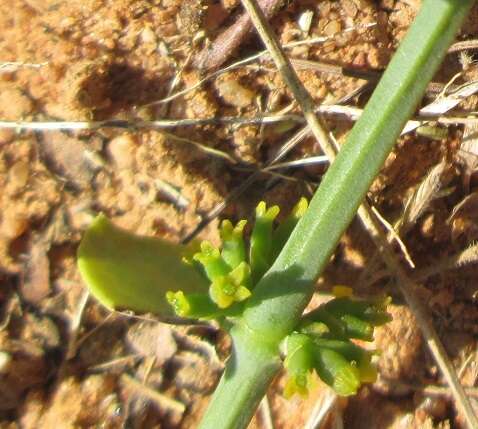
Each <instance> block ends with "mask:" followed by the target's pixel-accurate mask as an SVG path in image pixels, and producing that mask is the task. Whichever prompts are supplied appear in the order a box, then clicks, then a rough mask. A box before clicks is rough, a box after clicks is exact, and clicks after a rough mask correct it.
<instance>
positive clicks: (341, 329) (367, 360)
mask: <svg viewBox="0 0 478 429" xmlns="http://www.w3.org/2000/svg"><path fill="white" fill-rule="evenodd" d="M338 292H339V293H340V294H341V295H343V294H344V292H345V293H347V295H348V296H338V297H337V298H334V299H332V300H331V301H329V302H327V303H326V304H323V305H321V306H319V307H318V308H317V309H316V310H314V311H312V312H310V313H308V314H307V315H305V316H304V317H303V319H302V321H301V323H300V325H299V326H298V328H297V330H296V332H294V333H293V334H291V335H289V336H288V337H287V338H286V341H285V347H286V358H285V362H284V365H285V367H286V369H287V373H288V377H289V378H288V381H287V384H286V387H285V395H286V396H288V397H289V396H292V395H293V394H294V393H299V394H301V395H307V393H308V391H309V389H310V387H311V385H312V383H313V379H314V374H317V375H318V376H319V377H320V378H321V379H322V380H323V381H324V382H325V383H326V384H328V385H329V386H331V387H332V388H333V389H334V390H335V391H336V392H337V393H338V394H339V395H342V396H348V395H354V394H355V393H357V389H358V388H359V387H360V385H361V383H369V382H374V381H375V379H376V376H377V374H376V369H375V366H374V365H373V363H372V358H373V356H374V355H375V354H376V352H375V351H369V350H366V349H364V348H362V347H360V346H359V345H358V344H356V343H355V342H353V341H352V340H361V341H372V340H373V332H374V328H375V327H376V326H380V325H383V324H385V323H387V322H389V321H390V315H389V314H388V313H387V312H386V308H387V305H388V304H389V302H390V298H375V299H368V300H365V299H359V298H355V297H353V296H352V295H351V291H350V290H349V289H348V288H343V287H342V288H340V290H339V291H338Z"/></svg>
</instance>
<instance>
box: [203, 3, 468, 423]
mask: <svg viewBox="0 0 478 429" xmlns="http://www.w3.org/2000/svg"><path fill="white" fill-rule="evenodd" d="M243 1H245V0H243ZM248 3H250V1H248ZM472 4H473V1H472V0H425V1H424V2H423V5H422V8H421V11H420V13H419V15H418V16H417V18H416V19H415V21H414V23H413V24H412V26H411V27H410V29H409V31H408V33H407V36H406V37H405V39H404V40H403V42H402V44H401V45H400V47H399V49H398V51H397V52H396V54H395V55H394V57H393V59H392V61H391V62H390V64H389V66H388V68H387V70H386V72H385V73H384V75H383V77H382V79H381V81H380V83H379V85H378V86H377V88H376V90H375V92H374V94H373V96H372V97H371V99H370V101H369V103H368V104H367V106H366V109H365V110H364V112H363V114H362V116H361V118H360V120H359V121H358V122H357V123H356V125H355V127H354V128H353V129H352V131H351V132H350V134H349V136H348V138H347V142H346V143H345V145H344V146H343V148H342V149H341V151H340V153H339V155H338V156H337V158H336V160H335V162H334V163H333V164H332V165H331V166H330V168H329V170H328V172H327V174H326V175H325V177H324V179H323V181H322V183H321V185H320V187H319V189H318V190H317V192H316V194H315V195H314V198H313V199H312V201H311V204H310V207H309V209H308V210H307V212H306V214H305V215H304V217H303V218H302V219H301V220H300V221H299V223H298V225H297V227H296V228H295V230H294V232H293V233H292V235H291V237H290V239H289V240H288V242H287V243H286V245H285V246H284V249H283V250H282V252H281V253H280V255H279V257H278V258H277V260H276V261H275V263H274V264H273V266H272V267H271V269H270V270H269V271H268V272H267V273H266V274H265V276H264V277H263V278H262V279H261V281H260V282H259V283H258V285H257V286H256V289H255V290H254V293H253V296H252V297H251V299H250V300H249V301H248V303H247V309H246V311H245V313H244V318H243V321H242V325H239V326H238V327H237V332H241V333H242V334H241V335H239V336H237V337H236V338H234V336H233V339H234V341H235V347H234V352H233V356H232V358H231V361H230V363H229V364H228V369H227V370H226V373H225V375H224V377H223V380H222V381H221V383H220V385H219V388H218V390H217V392H216V393H215V395H214V398H213V401H212V403H211V404H210V407H209V409H208V411H207V413H206V416H205V418H204V420H203V423H202V424H201V428H203V429H204V428H208V429H209V428H211V429H212V428H216V427H222V428H227V429H228V428H242V427H245V425H246V424H247V422H248V421H249V419H250V418H251V416H252V414H253V413H254V410H255V408H252V406H255V405H257V403H258V401H259V399H260V397H262V395H263V394H264V393H265V391H266V388H267V385H268V383H269V382H270V381H271V380H272V377H273V376H274V372H273V371H266V370H265V368H269V369H272V368H273V366H274V365H273V364H272V363H273V362H275V360H276V359H277V357H276V355H275V354H278V346H279V344H280V342H281V340H282V339H283V338H284V337H285V336H286V335H288V334H290V332H291V331H292V330H293V329H294V327H295V326H296V325H297V323H298V320H299V318H300V316H301V314H302V312H303V310H304V308H305V306H306V305H307V303H308V302H309V300H310V298H311V296H312V293H313V291H314V283H315V280H316V279H317V277H318V275H319V274H320V272H321V271H322V269H323V268H324V267H325V265H326V264H327V262H328V261H329V258H330V255H331V254H332V252H333V250H334V249H335V247H336V245H337V242H338V240H339V239H340V237H341V235H342V233H343V231H344V230H345V228H346V227H347V226H348V224H349V223H350V221H351V220H352V218H353V216H354V215H355V213H356V210H357V208H358V206H359V205H360V203H361V202H362V200H363V198H364V197H365V195H366V192H367V190H368V189H369V187H370V184H371V182H372V180H373V179H374V178H375V176H376V175H377V174H378V171H379V169H380V168H381V166H382V164H383V162H384V160H385V158H386V157H387V155H388V154H389V153H390V151H391V149H392V147H393V145H394V143H395V141H396V139H397V137H398V136H399V134H400V132H401V130H402V127H403V126H404V124H405V122H406V121H407V119H408V118H409V117H410V116H411V115H412V113H413V111H414V110H415V108H416V107H417V105H418V103H419V102H420V100H421V97H422V96H423V93H424V92H425V89H426V86H427V84H428V82H429V81H430V80H431V78H432V76H433V74H434V73H435V71H436V70H437V68H438V66H439V65H440V63H441V61H442V59H443V57H444V55H445V53H446V50H447V48H448V46H449V45H450V44H451V42H452V41H453V38H454V36H455V34H456V32H457V31H458V28H459V26H460V25H461V23H462V22H463V20H464V18H465V16H466V14H467V12H468V10H469V9H470V7H471V5H472ZM242 336H244V338H242ZM238 338H239V339H240V341H238V340H237V339H238ZM264 344H266V345H267V346H265V345H264ZM246 346H247V347H248V349H249V350H256V349H257V350H268V351H269V352H268V353H259V354H258V353H256V352H254V353H252V354H251V355H249V354H248V353H247V351H245V349H243V347H246ZM274 350H275V354H274V352H273V351H274ZM271 351H272V352H271ZM243 359H245V360H246V362H242V360H243ZM267 360H270V362H267ZM253 369H254V370H253ZM257 369H259V370H257ZM261 369H262V370H261ZM253 377H254V378H253ZM238 386H244V388H241V389H240V390H239V391H237V392H234V391H232V389H233V388H236V387H238ZM252 397H253V398H257V399H254V400H251V399H250V398H252ZM239 416H240V417H239ZM236 419H238V420H240V422H241V425H239V424H237V422H236Z"/></svg>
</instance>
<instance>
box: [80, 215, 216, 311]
mask: <svg viewBox="0 0 478 429" xmlns="http://www.w3.org/2000/svg"><path fill="white" fill-rule="evenodd" d="M184 249H185V248H184V247H183V246H179V245H175V244H173V243H170V242H167V241H165V240H161V239H158V238H153V237H141V236H137V235H134V234H131V233H130V232H127V231H125V230H123V229H121V228H118V227H116V226H115V225H113V224H112V223H111V222H110V221H109V220H108V219H107V218H106V217H105V216H104V215H99V216H98V217H97V218H96V219H95V220H94V221H93V222H92V224H91V226H90V227H89V228H88V230H87V231H86V233H85V235H84V237H83V240H82V241H81V243H80V247H79V248H78V268H79V271H80V274H81V277H82V278H83V280H84V282H85V283H86V285H87V286H88V288H89V290H90V292H91V294H92V295H93V296H94V297H95V298H96V299H98V301H100V302H101V303H102V304H103V305H105V306H106V307H108V308H110V309H129V310H133V311H137V312H153V313H157V314H159V315H161V316H172V315H174V312H173V309H172V307H171V306H170V305H169V304H168V302H167V300H166V292H167V291H177V290H182V291H184V292H185V293H187V292H206V291H207V287H208V284H207V282H206V280H205V279H204V278H203V277H202V276H201V275H200V274H199V273H198V272H197V271H196V270H195V269H194V267H193V266H191V265H188V264H186V263H184V262H183V261H182V253H183V251H184Z"/></svg>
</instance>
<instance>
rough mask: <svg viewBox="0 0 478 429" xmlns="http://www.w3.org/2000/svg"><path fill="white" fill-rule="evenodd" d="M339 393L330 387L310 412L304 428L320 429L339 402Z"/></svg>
mask: <svg viewBox="0 0 478 429" xmlns="http://www.w3.org/2000/svg"><path fill="white" fill-rule="evenodd" d="M337 399H338V397H337V395H336V394H335V392H333V391H332V390H330V389H327V390H326V394H325V395H324V396H322V397H321V398H320V400H319V401H317V403H316V404H315V406H314V409H313V410H312V412H311V413H310V416H309V418H308V419H307V422H306V424H305V426H304V429H318V428H319V427H320V426H321V424H322V423H323V422H324V420H325V418H326V417H327V416H328V415H329V413H330V412H331V411H332V410H333V408H334V407H335V405H336V403H337Z"/></svg>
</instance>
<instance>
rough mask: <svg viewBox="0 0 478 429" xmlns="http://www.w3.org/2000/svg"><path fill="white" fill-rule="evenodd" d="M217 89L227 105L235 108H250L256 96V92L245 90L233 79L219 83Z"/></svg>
mask: <svg viewBox="0 0 478 429" xmlns="http://www.w3.org/2000/svg"><path fill="white" fill-rule="evenodd" d="M216 88H217V90H218V92H219V95H220V96H221V97H222V98H223V100H224V101H225V102H226V103H227V104H231V105H232V106H235V107H246V106H249V105H250V104H251V103H252V102H253V100H254V98H255V96H256V93H255V92H254V91H252V90H250V89H248V88H245V87H244V86H242V85H241V84H240V83H239V82H237V81H236V80H233V79H226V80H222V81H219V82H217V83H216Z"/></svg>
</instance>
